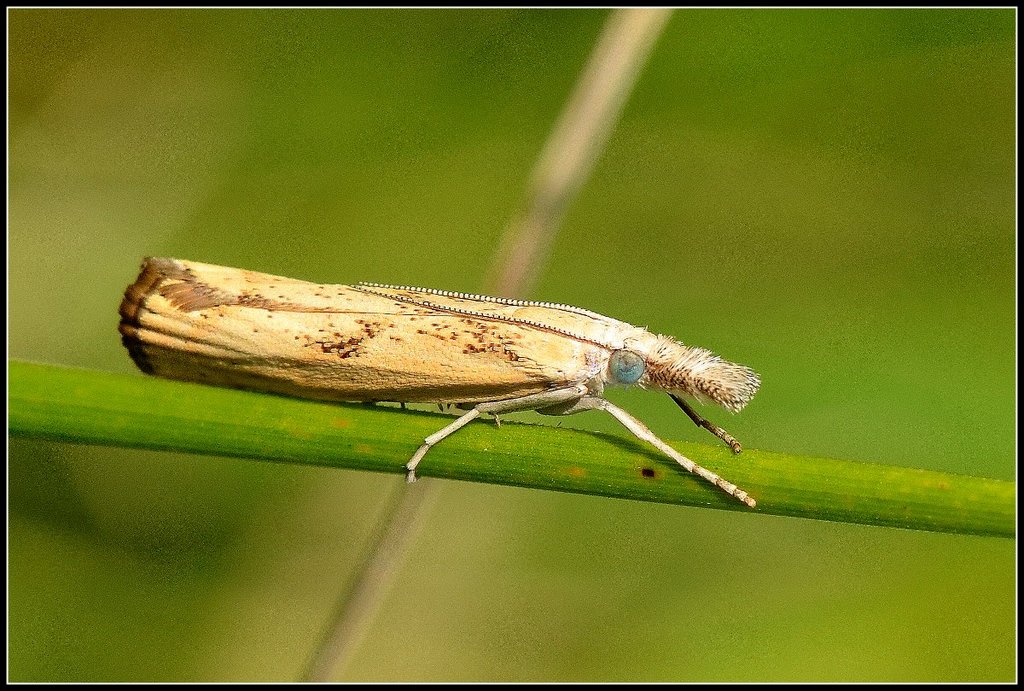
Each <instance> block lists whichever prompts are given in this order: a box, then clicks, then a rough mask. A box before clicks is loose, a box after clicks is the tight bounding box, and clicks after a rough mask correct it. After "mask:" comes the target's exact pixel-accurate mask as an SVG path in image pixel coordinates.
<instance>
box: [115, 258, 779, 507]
mask: <svg viewBox="0 0 1024 691" xmlns="http://www.w3.org/2000/svg"><path fill="white" fill-rule="evenodd" d="M120 315H121V322H120V326H119V331H120V333H121V337H122V342H123V343H124V345H125V347H126V348H127V349H128V353H129V354H130V355H131V357H132V359H133V360H134V361H135V364H136V365H138V367H139V369H141V370H142V371H143V372H145V373H147V374H154V375H158V376H161V377H168V378H171V379H180V380H186V381H198V382H205V383H208V384H215V385H220V386H230V387H236V388H242V389H253V390H258V391H268V392H273V393H278V394H285V395H289V396H298V397H302V398H313V399H320V400H327V401H374V402H379V401H397V402H402V403H415V402H423V403H441V404H445V403H447V404H454V405H456V406H457V407H459V408H460V409H465V410H466V411H467V412H465V413H464V414H462V415H461V416H460V417H458V418H456V419H455V420H454V421H453V422H452V423H451V424H449V425H447V426H446V427H444V428H443V429H441V430H439V431H438V432H436V433H434V434H432V435H430V436H429V437H427V438H426V439H425V440H424V441H423V444H422V445H421V446H420V447H419V448H418V449H417V450H416V452H415V453H414V454H413V455H412V458H411V459H410V460H409V462H408V463H407V464H406V469H407V478H408V479H409V480H410V481H412V480H414V479H415V477H416V474H415V473H416V466H417V465H418V464H419V462H420V461H421V460H422V459H423V457H424V455H425V454H426V453H427V451H428V450H429V449H430V447H432V446H434V445H435V444H437V443H438V442H440V441H441V440H442V439H444V438H445V437H448V436H449V435H451V434H453V433H454V432H456V431H457V430H459V429H460V428H462V427H464V426H465V425H466V424H467V423H469V422H470V421H472V420H473V419H475V418H477V417H479V416H480V415H484V414H489V415H494V416H495V417H496V418H497V415H499V414H502V413H508V412H513V411H522V410H535V411H537V412H539V413H542V414H545V415H572V414H575V413H580V412H583V411H586V410H604V411H607V412H608V413H610V414H611V415H612V416H613V417H615V419H617V420H618V421H619V422H620V423H622V424H623V425H624V426H625V427H626V429H628V430H629V431H630V432H632V433H633V434H634V435H636V437H638V438H639V439H642V440H644V441H646V442H648V443H650V444H652V445H653V446H654V447H656V448H657V449H659V450H660V451H662V452H663V453H664V454H665V455H667V456H668V457H670V458H672V459H673V460H674V461H676V462H677V463H678V464H679V465H681V466H682V467H683V468H685V469H686V470H688V471H689V472H691V473H694V474H695V475H698V476H700V477H701V478H703V479H704V480H706V481H708V482H710V483H712V484H714V485H716V486H718V487H719V488H721V489H722V490H724V491H725V492H727V493H728V494H730V495H732V496H734V497H736V498H737V499H739V500H740V501H742V502H744V503H745V504H747V505H748V506H751V507H753V506H755V504H756V502H755V501H754V499H753V498H752V497H751V496H750V495H749V494H747V492H745V491H744V490H742V489H740V488H738V487H737V486H736V485H734V484H732V483H731V482H728V481H726V480H724V479H723V478H721V477H719V476H718V475H717V474H715V473H713V472H711V471H710V470H707V469H705V468H703V467H701V466H699V465H697V464H696V463H694V462H693V461H691V460H690V459H689V458H686V457H685V456H683V455H682V454H680V453H679V452H678V451H676V450H675V449H673V448H672V447H670V446H669V445H668V444H666V443H665V442H663V441H662V440H661V439H659V438H658V437H657V436H655V435H654V433H653V432H651V430H649V429H648V428H647V427H646V426H645V425H644V424H643V423H642V422H640V421H639V420H637V419H636V418H634V417H633V416H631V415H630V414H629V413H627V412H626V411H624V410H622V409H621V408H619V407H618V406H615V405H613V404H612V403H611V402H609V401H608V400H607V399H605V398H604V390H605V388H606V387H609V386H618V385H622V386H631V385H635V386H640V387H643V388H648V389H660V390H662V391H665V392H667V393H668V395H669V396H671V398H672V400H673V401H675V402H676V404H678V405H679V407H680V408H682V410H683V411H684V412H685V413H686V414H687V415H688V416H689V417H690V419H691V420H693V422H694V423H695V424H696V425H698V426H700V427H703V428H705V429H707V430H709V431H710V432H711V433H712V434H714V435H715V436H717V437H719V438H720V439H722V441H724V442H725V443H726V444H728V445H729V446H730V447H731V448H732V450H733V451H734V452H735V453H739V452H740V444H739V443H738V442H737V441H736V440H735V439H734V438H733V437H732V436H731V435H730V434H729V433H728V432H726V431H725V430H724V429H722V428H721V427H718V426H717V425H715V424H712V423H711V422H709V421H707V420H706V419H704V418H703V417H701V416H700V415H699V414H697V412H696V411H695V410H694V409H693V408H692V407H691V406H690V405H689V403H688V402H687V400H686V398H687V397H688V398H693V399H696V400H698V401H701V402H705V403H708V402H710V403H714V404H717V405H719V406H721V407H723V408H725V409H726V410H729V411H732V412H738V411H739V410H741V409H742V408H743V407H744V406H745V405H746V404H747V403H748V402H749V401H750V399H751V398H752V397H753V396H754V394H755V393H756V392H757V389H758V387H759V385H760V379H759V377H758V375H757V374H756V373H754V371H753V370H751V369H750V368H749V367H745V366H743V365H738V364H735V363H732V362H728V361H726V360H723V359H721V358H720V357H718V356H717V355H715V354H713V353H711V352H710V351H708V350H705V349H703V348H698V347H694V346H687V345H684V344H682V343H680V342H678V341H676V340H673V339H672V338H669V337H668V336H660V335H657V334H653V333H650V332H648V331H647V330H645V329H643V328H640V327H637V326H633V325H631V324H627V323H625V322H621V321H618V320H616V319H611V318H609V317H605V316H603V315H600V314H597V313H596V312H591V311H589V310H585V309H580V308H578V307H572V306H569V305H560V304H555V303H550V302H533V301H528V300H514V299H509V298H499V297H488V296H484V295H471V294H466V293H457V292H450V291H445V290H432V289H426V288H413V287H410V286H395V285H384V284H379V283H357V284H354V285H328V284H318V283H308V282H306V281H300V280H295V279H290V278H282V277H279V276H271V275H268V274H263V273H258V272H255V271H247V270H244V269H232V268H227V267H222V266H214V265H211V264H202V263H199V262H193V261H186V260H181V259H169V258H160V257H150V258H147V259H145V260H144V262H143V264H142V269H141V272H140V273H139V276H138V278H137V279H136V280H135V282H134V283H132V284H131V285H130V286H128V288H127V290H126V291H125V294H124V300H123V301H122V303H121V308H120Z"/></svg>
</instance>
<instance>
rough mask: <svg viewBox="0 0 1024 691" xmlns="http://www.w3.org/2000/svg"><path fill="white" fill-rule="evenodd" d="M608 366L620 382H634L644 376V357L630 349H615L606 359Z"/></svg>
mask: <svg viewBox="0 0 1024 691" xmlns="http://www.w3.org/2000/svg"><path fill="white" fill-rule="evenodd" d="M608 368H609V369H610V370H611V372H612V377H613V378H614V379H615V381H617V382H619V383H620V384H636V383H637V382H638V381H640V377H642V376H644V359H643V358H642V357H640V356H639V355H637V354H636V353H634V352H633V351H632V350H616V351H615V352H614V353H612V357H611V359H610V360H609V361H608Z"/></svg>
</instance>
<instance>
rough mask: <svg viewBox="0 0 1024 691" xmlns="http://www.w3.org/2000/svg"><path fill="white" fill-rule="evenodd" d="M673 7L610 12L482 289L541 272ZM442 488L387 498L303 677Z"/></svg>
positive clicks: (519, 289) (346, 625)
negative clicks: (389, 502)
mask: <svg viewBox="0 0 1024 691" xmlns="http://www.w3.org/2000/svg"><path fill="white" fill-rule="evenodd" d="M671 13H672V11H671V10H669V9H664V8H659V9H617V10H612V11H611V12H609V13H608V19H607V20H606V22H605V25H604V29H603V30H602V32H601V35H600V36H599V37H598V40H597V44H596V45H595V46H594V49H593V50H592V51H591V54H590V57H589V59H588V60H587V64H586V66H585V67H584V69H583V71H582V72H581V73H580V76H579V78H578V79H577V82H576V86H575V88H574V89H573V91H572V93H571V94H570V96H569V99H568V101H567V102H566V104H565V107H564V108H563V109H562V113H561V115H560V116H559V118H558V121H557V122H556V123H555V126H554V128H553V129H552V131H551V133H550V134H549V135H548V139H547V141H546V143H545V145H544V149H543V151H542V152H541V154H540V157H539V158H538V160H537V162H536V164H535V165H534V168H533V173H532V175H531V177H530V184H529V189H528V191H527V195H526V199H525V205H524V207H523V210H522V211H521V212H520V213H519V214H518V215H517V216H516V217H514V218H513V219H512V221H511V223H509V225H508V227H506V229H505V232H504V233H503V235H502V239H501V241H500V243H499V250H498V253H497V255H496V257H495V260H494V263H493V264H492V270H491V278H490V279H489V280H488V281H487V286H486V287H485V289H484V292H488V293H490V294H493V295H502V296H505V297H517V296H522V295H524V294H527V293H529V292H530V290H531V288H532V286H533V284H534V282H535V281H536V279H537V277H538V276H539V275H540V273H541V271H542V270H543V268H544V266H545V264H546V263H547V256H548V253H549V250H550V247H551V243H552V241H553V239H554V237H555V234H556V233H557V232H558V228H559V226H560V224H561V221H562V217H563V215H564V214H565V209H566V208H567V207H568V206H569V204H570V202H571V201H572V199H573V198H574V197H575V195H576V192H578V191H579V189H580V187H582V186H583V183H584V181H585V180H586V179H587V177H588V176H589V175H590V171H591V170H592V169H593V166H594V162H595V161H596V160H597V156H598V154H599V153H600V151H601V150H602V149H603V148H604V144H605V142H606V141H607V140H608V134H609V132H610V131H611V129H612V127H613V125H614V124H615V122H616V121H617V120H618V118H619V115H620V114H621V112H622V108H623V106H624V105H625V103H626V100H627V99H628V97H629V94H630V92H631V91H632V90H633V85H634V84H635V83H636V78H637V76H638V75H639V74H640V70H641V68H642V67H643V65H644V63H645V62H646V60H647V56H648V54H649V53H650V50H651V48H652V47H653V45H654V42H655V41H656V40H657V38H658V36H659V35H660V34H661V31H662V29H663V28H664V26H665V23H666V22H667V21H668V18H669V16H670V15H671ZM440 491H441V488H440V486H439V485H437V484H434V483H431V482H429V481H427V482H420V483H419V484H418V485H417V486H416V488H415V489H411V490H410V491H408V492H406V493H405V494H403V495H400V497H401V498H400V499H399V501H398V502H396V503H395V504H394V505H393V508H392V511H391V513H390V514H389V515H388V516H386V517H385V518H384V520H383V523H384V526H383V528H382V530H381V531H380V534H379V536H378V541H377V544H376V547H375V548H373V549H371V556H370V557H369V558H368V559H367V562H366V566H365V568H364V569H363V570H362V571H361V572H360V573H359V575H358V576H357V577H356V582H355V584H354V585H353V586H352V588H351V589H350V590H349V595H348V596H346V598H345V599H344V600H343V601H342V602H341V603H340V605H339V606H338V607H337V620H336V621H335V622H334V624H333V626H332V627H331V630H329V631H328V632H327V633H326V635H325V636H324V639H323V641H322V643H321V646H320V647H319V649H318V650H317V651H316V652H315V653H314V655H313V658H312V661H311V663H310V665H309V668H308V670H307V675H306V677H305V678H306V679H309V680H311V681H326V680H327V679H330V678H331V673H332V671H333V672H334V674H335V675H337V674H338V673H340V672H341V671H343V670H344V668H345V667H346V666H347V663H348V661H349V660H350V659H351V653H352V651H353V650H354V649H355V645H356V644H357V642H358V641H359V640H360V639H361V638H362V636H363V635H364V634H365V630H366V628H367V627H368V626H369V623H370V619H371V617H372V614H373V612H374V611H375V610H376V609H377V607H378V606H379V605H380V601H381V600H382V599H383V598H384V595H385V593H386V592H387V589H388V587H389V586H390V583H391V578H392V575H393V574H394V572H395V570H396V569H397V568H398V566H399V564H400V562H401V560H402V557H403V554H404V550H405V546H406V545H408V544H409V543H410V541H411V540H410V537H409V536H410V535H411V534H413V533H415V532H416V531H418V530H419V528H420V525H421V524H422V522H423V518H424V516H425V515H426V510H425V509H424V507H426V506H429V505H431V504H433V502H434V501H435V500H436V498H437V494H438V493H439V492H440Z"/></svg>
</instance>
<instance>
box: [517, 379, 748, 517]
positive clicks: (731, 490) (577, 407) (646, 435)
mask: <svg viewBox="0 0 1024 691" xmlns="http://www.w3.org/2000/svg"><path fill="white" fill-rule="evenodd" d="M585 410H607V411H608V412H609V413H611V415H612V417H614V418H615V419H616V420H618V421H619V422H621V423H622V425H623V427H625V428H626V429H628V430H629V431H630V432H632V433H633V435H634V436H636V437H637V438H638V439H643V440H644V441H646V442H647V443H649V444H651V445H652V446H654V447H655V448H656V449H658V450H660V451H661V452H662V453H664V454H665V455H666V456H668V457H669V458H671V459H672V460H673V461H675V462H676V463H678V464H679V465H681V466H682V467H683V468H685V469H686V470H688V471H689V472H691V473H693V474H694V475H697V476H699V477H701V478H703V479H705V480H707V481H708V482H710V483H711V484H713V485H715V486H716V487H719V488H720V489H722V490H724V491H725V492H726V493H727V494H730V495H732V496H734V497H736V498H737V499H739V500H740V501H741V502H743V503H744V504H746V505H747V506H749V507H751V508H753V507H754V506H755V505H756V504H757V502H756V501H754V498H753V497H751V496H750V495H749V494H747V492H746V491H745V490H742V489H740V488H739V487H737V486H736V485H734V484H733V483H731V482H729V481H728V480H725V479H724V478H722V477H721V476H719V475H718V474H717V473H713V472H711V471H710V470H708V469H707V468H704V467H703V466H700V465H697V464H696V463H694V462H693V461H691V460H690V459H689V458H687V457H686V456H684V455H683V454H681V453H679V452H678V451H676V450H675V449H673V448H672V447H671V446H669V445H668V444H666V443H665V442H663V441H662V440H661V439H659V438H658V437H657V436H656V435H655V434H654V432H652V431H651V430H650V429H648V427H647V425H645V424H644V423H642V422H640V421H639V420H637V419H636V418H635V417H633V416H632V415H630V414H629V413H627V412H626V411H625V410H623V409H622V408H619V407H618V406H615V405H613V404H612V403H610V402H609V401H607V400H605V399H603V398H599V397H598V396H585V397H584V398H581V399H579V400H578V401H566V402H564V403H562V404H558V405H553V406H550V407H548V408H545V409H543V410H538V411H537V412H538V413H542V414H544V415H572V414H574V413H582V412H583V411H585Z"/></svg>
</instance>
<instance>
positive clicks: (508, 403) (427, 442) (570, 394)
mask: <svg viewBox="0 0 1024 691" xmlns="http://www.w3.org/2000/svg"><path fill="white" fill-rule="evenodd" d="M586 393H587V388H586V386H584V385H583V384H580V385H578V386H572V387H568V388H564V389H553V390H551V391H543V392H541V393H535V394H530V395H528V396H520V397H519V398H509V399H507V400H504V401H487V402H485V403H478V404H477V405H475V406H473V408H472V409H471V410H470V411H469V412H467V413H466V414H465V415H462V416H460V417H458V418H456V420H455V421H454V422H453V423H451V424H450V425H448V426H447V427H444V428H443V429H440V430H438V431H437V432H434V433H433V434H431V435H430V436H429V437H427V438H426V439H424V440H423V444H422V445H421V446H420V448H418V449H417V450H416V453H414V454H413V455H412V458H410V459H409V462H408V463H406V464H405V469H406V470H407V471H408V472H407V473H406V476H405V479H406V481H407V482H415V481H416V466H417V465H419V462H420V461H422V460H423V457H424V456H425V455H426V453H427V451H429V450H430V447H431V446H433V445H434V444H436V443H438V442H439V441H441V440H442V439H444V438H445V437H447V436H449V435H451V434H454V433H455V432H457V431H459V430H460V429H462V428H463V427H465V426H466V425H467V424H469V423H470V422H472V421H473V420H475V419H476V418H478V417H480V415H481V414H486V413H490V414H492V415H496V414H498V413H511V412H515V411H519V410H536V409H537V408H547V407H548V406H554V405H559V404H564V403H571V402H572V401H575V400H579V399H581V398H583V397H584V396H585V395H586Z"/></svg>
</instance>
